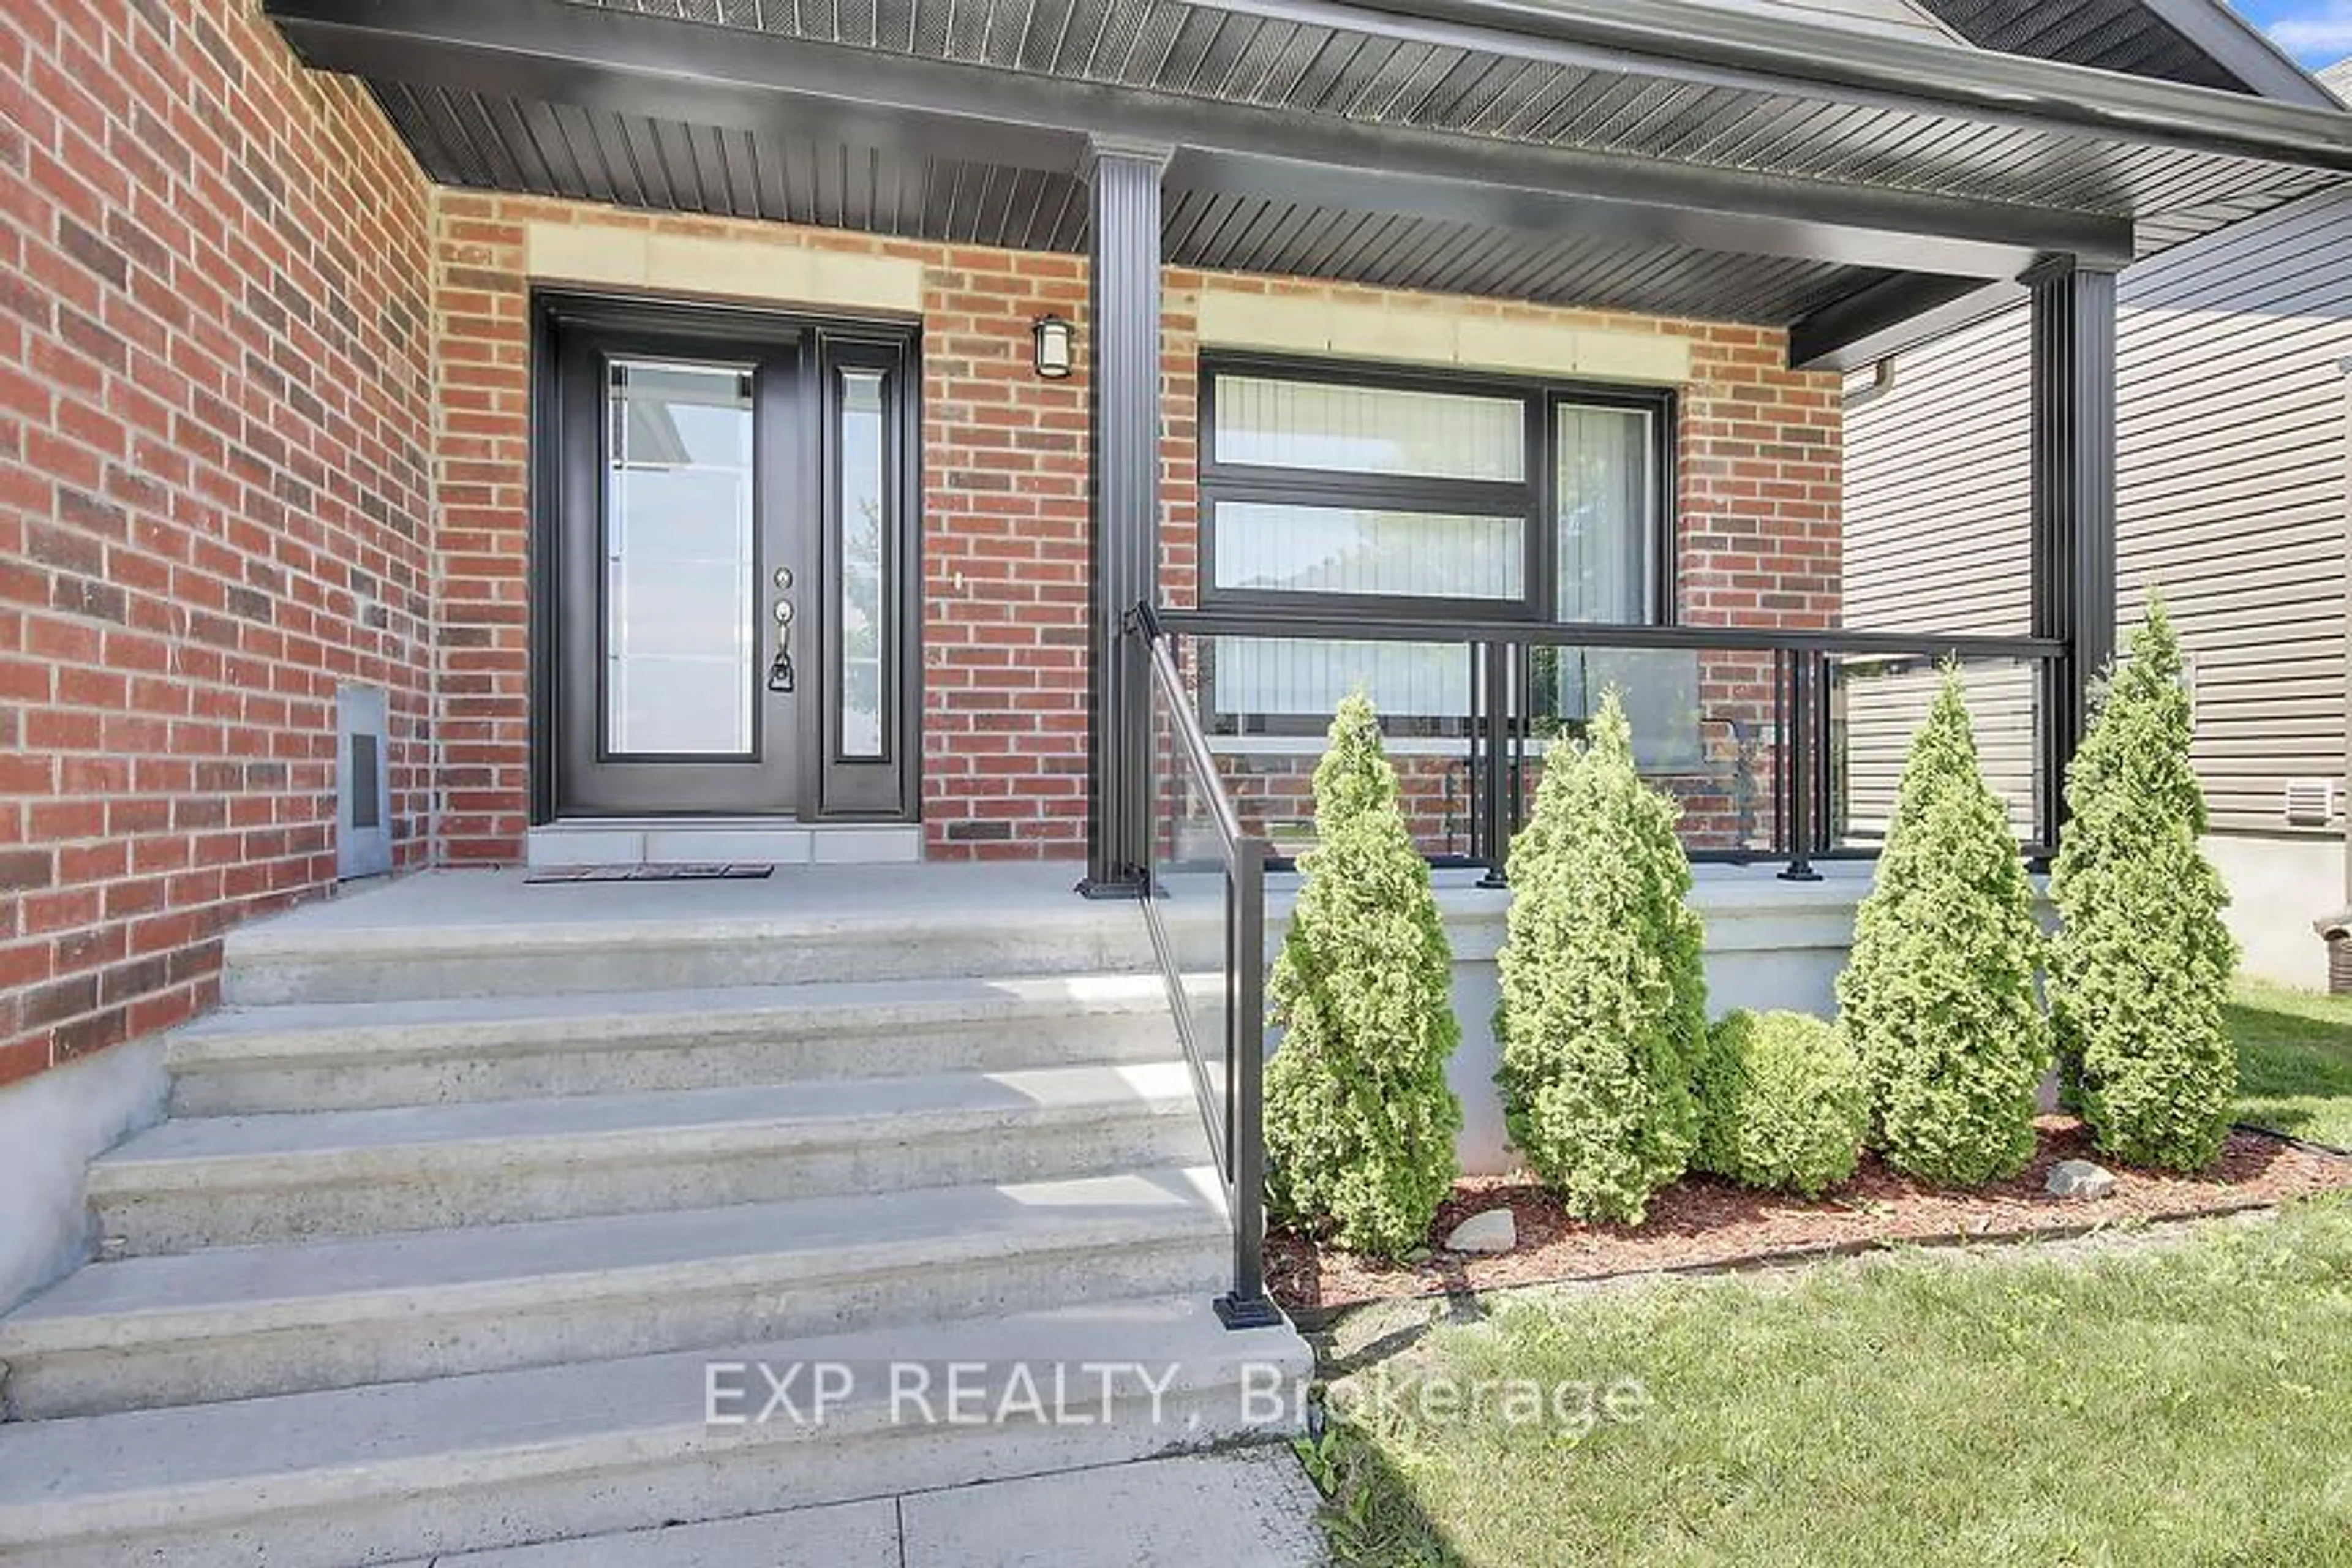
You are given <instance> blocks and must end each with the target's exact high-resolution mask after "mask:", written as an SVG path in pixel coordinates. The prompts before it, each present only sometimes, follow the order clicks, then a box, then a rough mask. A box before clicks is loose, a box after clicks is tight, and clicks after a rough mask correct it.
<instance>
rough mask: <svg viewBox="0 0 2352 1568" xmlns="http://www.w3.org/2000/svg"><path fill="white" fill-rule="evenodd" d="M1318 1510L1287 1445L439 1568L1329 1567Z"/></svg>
mask: <svg viewBox="0 0 2352 1568" xmlns="http://www.w3.org/2000/svg"><path fill="white" fill-rule="evenodd" d="M1317 1505H1318V1500H1317V1497H1316V1494H1315V1489H1314V1487H1313V1486H1311V1485H1310V1484H1309V1483H1308V1481H1307V1477H1306V1475H1305V1473H1304V1472H1303V1471H1301V1470H1300V1469H1299V1468H1298V1462H1297V1459H1296V1458H1293V1457H1292V1455H1291V1453H1290V1451H1289V1450H1288V1449H1287V1448H1286V1447H1281V1446H1279V1445H1275V1446H1270V1447H1257V1448H1247V1449H1239V1450H1235V1451H1234V1452H1230V1453H1223V1454H1195V1455H1186V1456H1182V1457H1180V1458H1167V1459H1149V1460H1145V1461H1144V1462H1142V1463H1140V1464H1133V1465H1111V1466H1107V1467H1104V1468H1100V1469H1090V1470H1066V1471H1064V1472H1062V1473H1060V1474H1058V1475H1051V1476H1035V1477H1031V1478H1028V1479H1023V1480H1011V1481H991V1482H988V1483H987V1484H985V1485H982V1486H970V1487H952V1488H950V1489H946V1490H944V1491H930V1492H914V1493H910V1494H908V1496H905V1497H899V1498H877V1499H874V1500H871V1501H866V1502H846V1503H836V1504H834V1505H833V1506H831V1507H827V1508H808V1509H794V1510H791V1511H789V1512H785V1513H766V1514H755V1515H752V1516H751V1517H750V1518H747V1519H733V1520H726V1521H720V1522H719V1523H716V1524H688V1525H676V1526H672V1527H671V1528H669V1529H667V1530H648V1531H635V1532H633V1533H630V1534H627V1535H606V1536H600V1537H598V1538H596V1539H594V1540H592V1541H558V1542H549V1543H547V1544H546V1545H543V1546H520V1547H511V1548H509V1549H507V1550H505V1551H500V1552H475V1553H470V1554H467V1555H465V1556H458V1557H440V1558H436V1559H434V1560H432V1562H431V1563H430V1564H429V1568H1198V1565H1199V1564H1202V1563H1216V1564H1219V1565H1220V1568H1313V1565H1317V1564H1321V1563H1325V1562H1326V1561H1328V1559H1327V1557H1326V1554H1325V1552H1324V1549H1323V1536H1322V1531H1321V1530H1320V1528H1319V1527H1318V1525H1317V1524H1316V1522H1315V1511H1316V1508H1317ZM406 1568H428V1564H426V1563H412V1564H408V1565H406Z"/></svg>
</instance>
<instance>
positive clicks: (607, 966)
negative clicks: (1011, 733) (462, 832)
mask: <svg viewBox="0 0 2352 1568" xmlns="http://www.w3.org/2000/svg"><path fill="white" fill-rule="evenodd" d="M449 885H450V884H446V883H438V884H435V885H434V887H436V888H437V887H446V886H449ZM614 887H618V888H621V889H626V888H627V885H626V884H614ZM432 890H433V889H432V888H428V889H425V890H424V891H425V892H430V891H432ZM530 890H533V891H540V892H546V893H554V894H564V893H570V892H572V891H574V889H562V888H558V889H530ZM610 890H611V889H578V891H581V892H583V893H586V892H600V893H601V892H606V891H610ZM635 891H636V895H637V896H636V898H635V900H633V901H629V902H610V901H607V902H604V903H602V904H598V905H584V904H583V905H574V904H572V903H568V902H565V901H562V900H550V901H548V902H546V903H543V904H521V905H519V906H517V907H516V910H517V912H514V913H512V914H511V917H510V918H503V919H498V920H488V919H479V920H475V921H434V920H432V919H430V918H428V917H429V915H430V912H431V911H430V910H429V909H422V908H420V910H417V911H415V912H414V916H413V918H411V915H412V911H410V910H409V909H408V905H409V904H411V903H418V904H421V901H422V899H423V897H424V893H422V892H420V893H404V889H400V888H397V887H395V888H393V889H386V890H385V892H383V893H382V894H369V895H362V897H359V898H355V899H352V900H349V902H348V906H347V907H345V908H335V907H331V906H320V907H319V908H318V909H317V910H300V911H298V912H297V913H296V914H295V915H293V916H289V917H286V918H284V919H280V920H277V921H257V922H255V923H253V924H251V925H247V926H241V927H239V928H238V929H237V930H236V931H232V932H231V933H230V934H229V937H228V942H227V950H226V952H227V957H226V965H227V966H226V971H225V973H224V975H223V978H222V994H223V998H224V999H225V1000H226V1002H228V1003H229V1004H231V1005H237V1006H267V1005H277V1004H280V1003H295V1002H404V1001H414V1000H416V999H418V998H422V997H467V996H504V995H544V994H558V993H578V992H586V993H593V994H612V993H616V992H638V991H684V990H694V989H698V988H701V987H706V986H726V985H790V984H803V983H806V982H811V981H815V982H826V981H838V980H844V979H856V980H867V981H880V980H919V979H941V978H963V977H971V976H1006V975H1022V974H1091V973H1141V972H1144V971H1146V970H1148V969H1150V967H1151V964H1152V957H1151V945H1150V934H1149V932H1148V931H1146V929H1145V927H1144V924H1143V920H1142V917H1141V915H1140V914H1139V913H1138V911H1137V910H1136V908H1135V906H1134V905H1132V904H1123V903H1116V902H1107V903H1089V902H1087V900H1082V899H1077V898H1063V899H1057V900H1055V901H1054V902H1051V903H1048V904H1045V905H1042V906H1028V905H1024V906H1021V907H1019V908H1018V909H1017V910H1006V911H1003V912H1001V913H995V914H992V912H991V911H989V910H985V909H979V910H975V909H973V908H971V907H969V906H967V905H962V904H958V905H955V906H951V907H947V908H940V909H932V908H927V907H924V906H922V905H920V904H915V905H909V906H907V907H891V908H887V909H884V910H876V911H873V912H843V911H841V910H836V909H812V910H805V911H795V910H789V909H770V908H767V907H765V906H761V907H759V908H758V909H756V910H747V909H744V908H740V907H735V906H728V905H713V906H711V907H710V908H709V912H702V913H698V912H696V911H697V910H698V908H699V907H700V906H698V905H694V904H681V903H676V902H671V901H668V900H662V899H656V898H652V897H649V896H647V894H646V889H635ZM681 891H682V890H681ZM394 894H401V895H403V897H404V900H405V901H404V902H403V903H401V904H399V905H396V906H394V912H396V913H400V914H402V915H403V917H404V918H402V919H401V920H399V921H389V920H387V921H385V922H384V923H382V924H367V923H361V921H362V916H363V915H364V914H365V911H366V909H367V906H369V905H370V903H371V901H372V900H375V899H378V898H385V899H389V898H390V897H391V896H392V895H394ZM507 896H509V897H511V896H512V889H509V890H508V894H507ZM680 896H681V893H680V892H673V893H671V894H670V895H669V899H670V900H677V899H679V898H680ZM500 908H501V910H504V908H505V907H504V906H500ZM579 908H594V909H597V910H600V911H601V912H600V913H599V916H598V918H595V919H579V918H567V913H568V911H571V910H575V909H579ZM352 910H358V911H360V913H359V914H353V913H352V912H351V911H352ZM533 911H543V912H533Z"/></svg>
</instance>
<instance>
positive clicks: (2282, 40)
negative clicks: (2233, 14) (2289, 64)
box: [2232, 0, 2352, 66]
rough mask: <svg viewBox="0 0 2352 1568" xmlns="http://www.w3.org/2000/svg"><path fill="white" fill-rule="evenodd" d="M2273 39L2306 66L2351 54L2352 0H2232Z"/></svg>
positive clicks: (2248, 18)
mask: <svg viewBox="0 0 2352 1568" xmlns="http://www.w3.org/2000/svg"><path fill="white" fill-rule="evenodd" d="M2232 3H2233V4H2234V5H2236V6H2237V8H2238V11H2239V13H2240V14H2241V15H2242V16H2245V18H2246V19H2247V20H2248V21H2250V22H2252V23H2253V24H2254V26H2258V27H2260V28H2261V29H2262V30H2263V32H2265V33H2268V34H2269V35H2270V36H2271V41H2272V42H2273V43H2275V44H2277V45H2278V46H2279V47H2281V48H2283V49H2284V50H2285V51H2286V52H2287V53H2289V54H2291V55H2293V56H2294V58H2296V59H2298V60H2301V61H2302V62H2303V63H2304V64H2305V65H2307V66H2332V65H2334V64H2335V63H2336V61H2337V60H2340V59H2344V58H2347V57H2352V0H2232Z"/></svg>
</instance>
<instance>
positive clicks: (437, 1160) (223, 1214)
mask: <svg viewBox="0 0 2352 1568" xmlns="http://www.w3.org/2000/svg"><path fill="white" fill-rule="evenodd" d="M1205 1151H1206V1144H1205V1138H1204V1134H1203V1132H1202V1127H1201V1122H1200V1117H1199V1112H1198V1110H1197V1109H1196V1102H1195V1100H1194V1099H1193V1091H1192V1082H1191V1078H1190V1075H1189V1073H1188V1071H1187V1069H1186V1068H1185V1067H1184V1065H1183V1064H1182V1062H1181V1061H1167V1062H1150V1063H1132V1064H1127V1065H1120V1066H1088V1067H1075V1068H1029V1069H1022V1070H1016V1071H1010V1072H999V1073H978V1072H973V1073H947V1074H939V1075H935V1076H930V1077H923V1078H893V1079H840V1080H835V1081H818V1082H811V1083H802V1084H786V1085H775V1086H743V1087H732V1088H719V1089H684V1090H673V1091H667V1092H660V1093H651V1094H627V1095H623V1094H606V1095H584V1096H576V1097H572V1098H566V1099H548V1100H481V1101H477V1102H474V1103H470V1104H457V1105H436V1106H421V1107H402V1108H397V1109H390V1110H330V1111H319V1112H314V1113H310V1114H306V1115H277V1116H226V1117H195V1118H186V1119H179V1120H173V1121H166V1122H163V1124H162V1125H160V1126H157V1127H153V1128H151V1129H149V1130H148V1131H144V1132H142V1133H140V1134H138V1135H137V1136H135V1137H133V1138H131V1139H130V1140H128V1141H127V1142H123V1143H122V1144H121V1145H120V1146H118V1147H117V1148H116V1149H114V1150H113V1151H112V1152H110V1153H108V1154H106V1155H104V1156H103V1157H101V1158H100V1159H99V1160H98V1161H96V1162H95V1163H92V1164H91V1166H90V1170H89V1195H90V1202H91V1204H92V1205H93V1206H94V1208H95V1209H96V1210H97V1214H98V1218H99V1223H100V1236H101V1237H104V1238H106V1242H107V1245H108V1249H109V1251H110V1254H112V1255H119V1256H141V1255H146V1254H153V1253H170V1252H188V1251H193V1250H195V1249H197V1248H199V1247H231V1246H239V1245H246V1244H252V1243H278V1242H291V1241H303V1240H310V1239H315V1238H320V1237H337V1236H351V1235H357V1234H373V1233H379V1232H387V1231H408V1230H438V1229H448V1228H455V1227H457V1226H468V1225H503V1224H509V1223H514V1222H520V1221H528V1220H541V1219H565V1218H571V1217H574V1216H577V1215H594V1214H636V1213H644V1212H647V1211H652V1210H669V1209H688V1208H716V1207H719V1206H722V1205H730V1204H748V1203H773V1202H781V1201H784V1200H788V1199H793V1198H804V1197H822V1196H827V1195H831V1194H845V1193H864V1192H888V1191H900V1190H906V1189H913V1188H923V1187H943V1186H959V1185H964V1184H974V1183H982V1182H992V1183H1003V1182H1020V1181H1038V1180H1046V1179H1051V1178H1055V1177H1063V1176H1081V1175H1103V1174H1109V1173H1116V1172H1118V1171H1127V1170H1136V1169H1144V1168H1153V1167H1160V1166H1166V1165H1171V1164H1188V1163H1192V1162H1195V1161H1197V1160H1199V1159H1201V1158H1202V1156H1203V1154H1204V1152H1205Z"/></svg>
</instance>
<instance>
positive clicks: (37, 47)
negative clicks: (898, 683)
mask: <svg viewBox="0 0 2352 1568" xmlns="http://www.w3.org/2000/svg"><path fill="white" fill-rule="evenodd" d="M429 203H430V195H429V192H428V190H427V188H426V186H425V183H424V181H423V179H422V177H421V176H420V174H418V173H417V171H416V169H415V165H414V163H412V162H411V161H410V160H409V158H408V155H407V153H405V151H404V150H403V149H402V148H401V147H400V145H399V144H398V142H396V141H395V140H394V137H393V136H392V134H391V132H390V131H389V129H388V128H387V127H386V126H385V124H384V123H383V119H382V117H381V116H380V115H379V114H378V112H377V111H376V110H375V108H374V106H373V103H372V102H370V101H369V100H367V99H366V98H365V96H364V95H363V94H362V93H361V92H360V91H359V90H357V89H354V88H353V87H352V86H351V85H350V84H349V83H346V82H344V81H341V80H339V79H328V78H323V77H318V76H313V75H310V74H308V73H306V72H304V71H302V70H301V69H300V68H299V67H298V66H297V65H296V63H295V61H294V59H293V58H292V56H291V55H290V54H289V51H288V50H287V49H286V47H285V46H284V44H283V43H282V41H281V40H280V39H279V38H278V35H277V34H276V32H275V31H274V30H273V29H271V28H270V27H269V26H268V24H267V23H265V22H264V21H262V20H261V19H260V17H259V16H258V15H257V5H254V4H253V3H252V0H172V3H170V4H165V3H163V0H9V4H7V5H5V6H0V1082H6V1081H8V1080H12V1079H19V1078H23V1077H25V1076H26V1075H28V1074H31V1073H34V1072H37V1071H39V1070H41V1069H42V1068H47V1067H48V1066H50V1065H52V1064H53V1063H58V1062H63V1061H66V1060H68V1059H69V1058H74V1057H78V1056H80V1055H82V1054H84V1053H86V1052H89V1051H92V1050H96V1049H99V1048H100V1047H105V1046H108V1045H110V1044H113V1043H114V1042H116V1041H118V1040H121V1039H123V1038H125V1037H128V1036H131V1035H134V1034H139V1033H142V1032H144V1031H147V1030H150V1029H154V1028H159V1027H163V1026H167V1025H169V1024H172V1023H173V1022H176V1021H177V1020H179V1019H181V1018H183V1017H184V1016H187V1015H188V1014H189V1013H190V1012H191V1011H192V1010H194V1009H195V1008H197V1007H200V1006H202V1005H205V1004H206V1003H207V1002H208V1001H209V1000H210V998H211V995H212V992H213V987H214V984H215V978H214V977H215V970H216V968H217V965H218V957H219V937H220V932H221V931H223V930H224V929H225V928H226V926H227V925H229V924H230V923H232V922H233V921H236V920H239V919H242V918H244V917H247V916H249V915H252V914H255V913H257V912H259V911H261V910H268V909H270V908H273V907H275V906H278V905H280V904H283V903H285V902H287V901H289V900H292V899H295V898H297V897H299V896H300V895H302V894H304V893H306V892H311V891H315V890H317V889H320V888H321V887H323V886H325V885H326V884H327V883H328V882H329V881H330V880H331V878H332V876H333V872H334V854H333V844H332V837H333V826H332V825H333V821H334V809H333V795H332V790H333V768H334V755H333V753H334V714H333V704H334V694H335V688H336V685H337V683H338V682H339V681H344V680H355V681H363V682H369V683H373V684H376V685H380V686H383V687H386V688H388V689H390V691H391V694H392V711H393V735H392V759H391V761H392V779H393V790H394V800H393V809H394V814H395V817H396V826H397V833H398V838H399V856H400V859H401V862H402V863H403V864H404V865H415V864H417V863H419V862H420V861H421V860H422V859H423V858H424V856H425V840H426V832H427V827H428V824H429V817H430V791H431V784H432V781H431V779H430V777H429V772H428V768H427V765H426V763H427V757H426V752H427V746H428V735H427V731H426V716H427V710H428V696H429V684H430V670H431V658H430V655H429V649H430V647H431V637H430V628H429V616H430V598H431V593H432V539H431V526H432V525H431V519H432V505H431V489H430V484H431V476H430V473H429V471H428V461H427V453H428V448H429V445H430V440H431V428H432V417H433V416H432V406H431V399H430V384H431V363H432V358H431V356H432V333H431V331H430V314H429V308H428V301H427V300H426V296H425V277H426V271H427V261H428V247H427V238H426V235H427V214H428V209H429Z"/></svg>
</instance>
